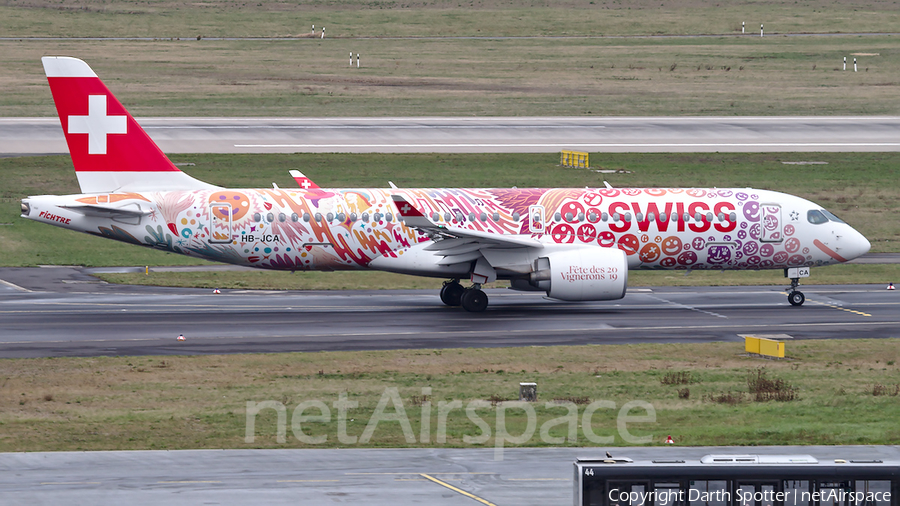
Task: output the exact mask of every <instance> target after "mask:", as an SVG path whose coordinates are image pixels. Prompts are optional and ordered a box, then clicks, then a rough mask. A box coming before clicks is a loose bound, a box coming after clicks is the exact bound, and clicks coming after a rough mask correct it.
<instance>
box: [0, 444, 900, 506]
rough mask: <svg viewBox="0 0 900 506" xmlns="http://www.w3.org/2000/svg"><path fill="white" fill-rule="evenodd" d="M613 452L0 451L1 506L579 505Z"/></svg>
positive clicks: (778, 451) (845, 453)
mask: <svg viewBox="0 0 900 506" xmlns="http://www.w3.org/2000/svg"><path fill="white" fill-rule="evenodd" d="M606 450H607V449H606V448H506V449H505V450H504V452H503V459H502V460H495V456H496V454H495V452H494V451H493V450H484V449H473V450H470V449H440V448H429V449H371V450H362V449H342V450H318V449H313V450H184V451H126V452H55V453H0V498H2V500H0V502H2V503H3V504H5V505H22V506H32V505H34V504H68V505H81V504H85V505H96V504H130V505H134V506H141V505H145V504H146V505H157V504H166V505H171V506H181V505H194V504H267V505H281V504H285V505H316V506H318V505H322V504H332V503H341V504H365V505H370V506H380V505H386V506H405V505H413V504H427V505H435V506H443V505H466V504H472V505H475V504H482V505H487V506H505V505H514V504H515V505H522V504H527V505H566V504H573V497H572V493H573V469H574V467H573V463H574V461H575V459H576V458H584V457H588V458H594V459H596V458H603V455H604V454H605V451H606ZM609 450H610V451H611V452H612V453H613V454H614V456H616V457H628V458H632V459H634V460H650V459H675V458H678V459H685V460H688V459H690V460H699V459H700V457H702V456H704V455H709V454H718V455H722V454H731V455H735V454H736V455H747V454H753V455H811V456H813V457H815V458H816V459H818V460H820V461H828V460H833V459H844V460H847V461H849V460H882V461H884V462H897V461H898V459H900V450H898V448H897V447H892V446H802V447H798V446H794V447H783V446H782V447H774V446H757V447H752V448H748V447H688V448H681V447H677V446H676V447H665V448H661V447H631V448H610V449H609Z"/></svg>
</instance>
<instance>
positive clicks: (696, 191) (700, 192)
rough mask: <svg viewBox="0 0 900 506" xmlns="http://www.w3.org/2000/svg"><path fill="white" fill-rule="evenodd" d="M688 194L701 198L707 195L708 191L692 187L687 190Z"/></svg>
mask: <svg viewBox="0 0 900 506" xmlns="http://www.w3.org/2000/svg"><path fill="white" fill-rule="evenodd" d="M687 194H688V195H689V196H691V197H694V198H700V197H703V196H705V195H706V192H705V191H703V190H701V189H700V188H691V189H690V190H688V191H687Z"/></svg>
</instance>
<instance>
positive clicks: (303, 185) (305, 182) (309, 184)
mask: <svg viewBox="0 0 900 506" xmlns="http://www.w3.org/2000/svg"><path fill="white" fill-rule="evenodd" d="M300 186H302V187H303V188H305V189H307V190H308V189H309V187H310V186H312V182H310V180H309V179H304V180H303V182H302V183H300Z"/></svg>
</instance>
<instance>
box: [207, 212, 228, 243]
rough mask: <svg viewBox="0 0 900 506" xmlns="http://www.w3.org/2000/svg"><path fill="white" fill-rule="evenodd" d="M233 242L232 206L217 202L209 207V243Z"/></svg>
mask: <svg viewBox="0 0 900 506" xmlns="http://www.w3.org/2000/svg"><path fill="white" fill-rule="evenodd" d="M230 242H231V204H227V203H221V202H216V203H213V204H210V205H209V243H210V244H227V243H230Z"/></svg>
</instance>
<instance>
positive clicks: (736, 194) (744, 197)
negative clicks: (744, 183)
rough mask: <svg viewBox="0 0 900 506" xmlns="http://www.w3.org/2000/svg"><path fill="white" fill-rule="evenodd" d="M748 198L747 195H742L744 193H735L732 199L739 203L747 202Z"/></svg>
mask: <svg viewBox="0 0 900 506" xmlns="http://www.w3.org/2000/svg"><path fill="white" fill-rule="evenodd" d="M748 197H749V195H747V194H746V193H744V192H737V193H735V194H734V198H736V199H738V200H740V201H744V200H747V198H748Z"/></svg>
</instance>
